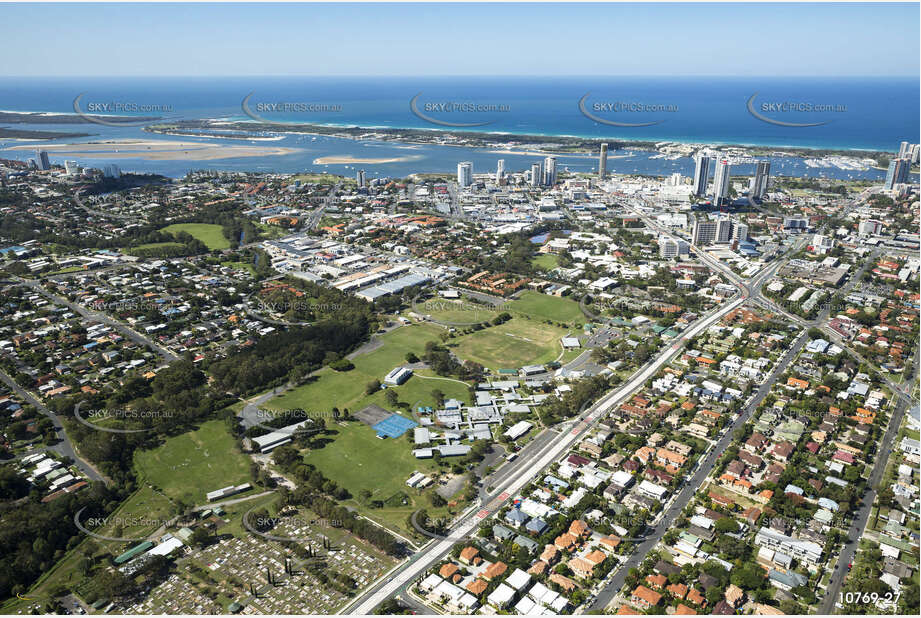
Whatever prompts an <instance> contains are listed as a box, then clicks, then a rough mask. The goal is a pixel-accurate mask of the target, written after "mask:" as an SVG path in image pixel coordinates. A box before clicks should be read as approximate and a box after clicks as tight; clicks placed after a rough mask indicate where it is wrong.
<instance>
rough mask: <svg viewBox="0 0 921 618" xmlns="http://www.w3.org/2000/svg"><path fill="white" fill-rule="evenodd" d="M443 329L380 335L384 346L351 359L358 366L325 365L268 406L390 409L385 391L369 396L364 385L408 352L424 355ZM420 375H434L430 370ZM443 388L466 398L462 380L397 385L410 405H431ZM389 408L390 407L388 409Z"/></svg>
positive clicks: (400, 330)
mask: <svg viewBox="0 0 921 618" xmlns="http://www.w3.org/2000/svg"><path fill="white" fill-rule="evenodd" d="M441 332H444V331H443V330H442V329H441V328H439V327H437V326H433V325H431V324H413V325H410V326H402V327H400V328H398V329H396V330H393V331H391V332H389V333H387V334H386V335H382V336H381V337H380V339H381V341H382V345H381V346H380V347H379V348H377V349H376V350H374V351H372V352H369V353H367V354H361V355H359V356H356V357H355V358H354V359H352V363H353V364H354V365H355V368H354V369H352V370H351V371H345V372H339V371H333V370H332V369H329V368H323V369H321V370H320V371H318V372H317V374H316V379H315V380H314V381H313V382H310V383H309V384H305V385H304V386H300V387H298V388H296V389H294V390H292V391H289V392H287V393H285V394H284V395H281V396H280V397H276V398H274V399H272V400H270V401H269V402H268V403H267V404H266V408H269V409H273V410H290V409H293V408H302V409H304V410H307V411H311V412H315V411H316V412H328V411H329V410H331V409H332V408H333V407H334V406H335V407H337V408H339V409H340V410H343V409H345V408H348V409H349V410H351V411H353V412H355V411H358V410H360V409H361V408H363V407H365V406H366V405H368V404H371V403H376V404H378V405H380V406H382V407H385V408H388V406H387V405H386V403H385V399H384V397H385V395H384V392H383V391H379V392H377V393H374V394H373V395H367V394H366V393H365V387H366V386H367V384H368V382H371V381H372V380H375V379H376V380H381V381H383V379H384V376H385V375H387V373H389V372H390V370H391V369H393V368H394V367H396V366H397V365H403V364H405V363H406V353H407V352H410V351H411V352H414V353H415V354H417V355H419V356H421V355H422V353H423V351H424V350H425V344H426V342H428V341H439V339H438V334H439V333H441ZM420 374H421V375H429V376H431V375H434V374H432V372H429V371H422V372H420ZM436 388H437V389H439V390H441V391H442V392H443V393H444V394H445V396H446V397H456V398H458V399H461V400H464V401H467V400H468V393H467V387H466V386H465V385H464V384H461V383H459V382H452V381H447V380H428V379H423V378H421V377H419V376H413V377H412V378H410V379H409V380H408V381H407V382H405V383H404V384H403V385H402V386H397V387H394V390H395V391H396V392H397V394H398V395H399V398H400V401H404V402H406V403H408V404H410V405H413V404H417V402H421V403H419V404H418V405H432V404H433V403H434V402H433V400H432V396H431V392H432V390H434V389H436ZM388 409H389V408H388Z"/></svg>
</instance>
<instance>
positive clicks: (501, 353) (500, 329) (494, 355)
mask: <svg viewBox="0 0 921 618" xmlns="http://www.w3.org/2000/svg"><path fill="white" fill-rule="evenodd" d="M566 333H567V331H566V330H564V329H562V328H558V327H556V326H550V325H549V324H542V323H539V322H535V321H533V320H529V319H526V318H521V317H515V318H512V319H511V320H509V321H508V322H505V323H504V324H500V325H499V326H491V327H489V328H486V329H484V330H481V331H477V332H475V333H472V334H470V335H465V336H463V337H461V338H459V339H457V340H455V341H456V342H457V343H456V344H455V345H454V346H453V350H454V353H455V354H457V356H459V357H460V358H463V359H467V360H472V361H475V362H477V363H480V364H481V365H483V366H484V367H488V368H490V369H501V368H517V367H522V366H524V365H542V364H544V363H549V362H550V361H552V360H555V359H556V357H557V356H559V355H560V352H562V347H561V345H560V337H563V336H564V335H565V334H566Z"/></svg>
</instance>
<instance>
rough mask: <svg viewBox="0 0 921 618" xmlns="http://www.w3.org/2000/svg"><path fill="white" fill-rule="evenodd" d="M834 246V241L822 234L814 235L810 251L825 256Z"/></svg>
mask: <svg viewBox="0 0 921 618" xmlns="http://www.w3.org/2000/svg"><path fill="white" fill-rule="evenodd" d="M834 246H835V239H834V238H832V237H831V236H826V235H824V234H815V235H814V236H813V237H812V251H813V253H818V254H820V255H825V254H826V253H828V252H829V251H831V250H832V248H833V247H834Z"/></svg>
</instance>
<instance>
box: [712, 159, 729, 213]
mask: <svg viewBox="0 0 921 618" xmlns="http://www.w3.org/2000/svg"><path fill="white" fill-rule="evenodd" d="M729 170H730V168H729V161H727V160H726V159H720V162H719V163H717V164H716V171H715V172H713V205H714V206H719V205H720V203H721V202H722V201H723V200H725V199H726V198H727V197H729Z"/></svg>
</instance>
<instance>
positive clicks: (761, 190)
mask: <svg viewBox="0 0 921 618" xmlns="http://www.w3.org/2000/svg"><path fill="white" fill-rule="evenodd" d="M770 178H771V162H770V161H758V165H757V166H756V167H755V176H754V177H753V178H752V184H751V187H750V189H749V192H748V195H749V197H753V198H755V199H759V200H760V199H761V198H763V197H764V194H765V193H767V188H768V180H770Z"/></svg>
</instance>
